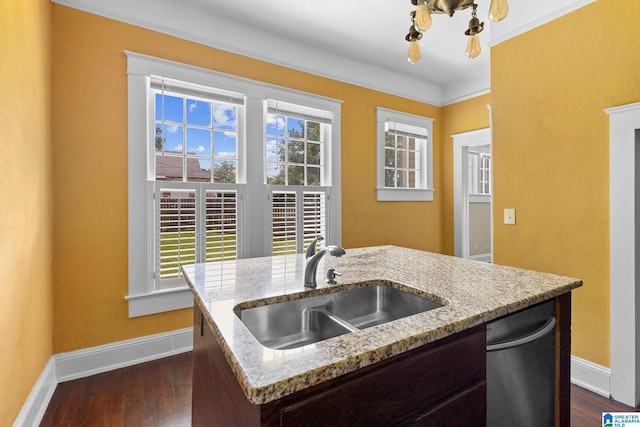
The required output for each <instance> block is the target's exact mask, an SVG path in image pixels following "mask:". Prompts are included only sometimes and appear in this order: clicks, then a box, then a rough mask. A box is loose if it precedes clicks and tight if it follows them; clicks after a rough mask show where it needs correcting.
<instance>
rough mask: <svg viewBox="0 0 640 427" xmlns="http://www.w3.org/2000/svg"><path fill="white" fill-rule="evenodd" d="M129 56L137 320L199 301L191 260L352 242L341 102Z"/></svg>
mask: <svg viewBox="0 0 640 427" xmlns="http://www.w3.org/2000/svg"><path fill="white" fill-rule="evenodd" d="M126 54H127V59H128V69H127V73H128V95H129V96H128V99H129V101H128V102H129V151H128V158H129V170H128V175H129V248H128V249H129V294H128V295H127V296H126V299H127V301H128V302H129V316H130V317H135V316H142V315H146V314H152V313H158V312H162V311H168V310H174V309H178V308H185V307H190V306H192V305H193V298H192V296H191V292H190V291H189V290H188V288H187V287H186V286H185V283H184V279H183V278H182V277H180V265H182V264H192V263H198V262H207V261H222V260H234V259H239V258H246V257H254V256H266V255H272V254H273V255H279V254H283V255H285V254H293V253H300V252H302V251H303V248H304V247H305V246H306V245H307V244H308V243H309V242H310V241H311V240H312V239H313V238H314V237H315V236H316V235H317V234H323V235H325V237H326V239H327V241H329V242H330V243H332V244H333V243H335V244H340V243H341V239H340V236H341V221H340V211H341V206H340V144H339V141H340V102H339V101H336V100H333V99H328V98H324V97H318V96H315V95H310V94H306V93H301V92H297V91H292V90H289V89H286V88H281V87H277V86H271V85H267V84H264V83H260V82H254V81H251V80H247V79H242V78H238V77H234V76H229V75H225V74H221V73H216V72H213V71H210V70H205V69H200V68H197V67H191V66H188V65H183V64H178V63H175V62H171V61H166V60H162V59H158V58H153V57H149V56H145V55H140V54H136V53H132V52H126ZM249 195H250V197H249ZM265 231H266V232H265Z"/></svg>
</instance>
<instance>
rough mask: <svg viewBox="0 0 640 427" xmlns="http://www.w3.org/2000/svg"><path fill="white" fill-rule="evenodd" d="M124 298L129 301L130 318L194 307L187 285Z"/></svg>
mask: <svg viewBox="0 0 640 427" xmlns="http://www.w3.org/2000/svg"><path fill="white" fill-rule="evenodd" d="M124 299H126V300H127V301H128V302H129V317H130V318H131V317H140V316H146V315H149V314H156V313H164V312H166V311H172V310H180V309H183V308H191V307H193V294H192V293H191V289H189V287H187V286H181V287H179V288H172V289H167V290H163V291H156V292H149V293H147V294H139V295H127V296H125V297H124Z"/></svg>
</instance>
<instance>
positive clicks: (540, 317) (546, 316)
mask: <svg viewBox="0 0 640 427" xmlns="http://www.w3.org/2000/svg"><path fill="white" fill-rule="evenodd" d="M553 316H554V303H553V301H550V302H547V303H544V304H541V305H538V306H535V307H532V308H530V309H526V310H524V311H521V312H518V313H516V314H513V315H510V316H508V317H505V318H502V319H499V320H497V321H494V322H490V323H489V324H488V325H487V349H488V352H487V426H518V427H527V426H531V427H545V426H553V425H554V423H555V398H554V395H555V318H554V317H553Z"/></svg>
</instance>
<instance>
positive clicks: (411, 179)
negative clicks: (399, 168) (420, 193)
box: [407, 171, 417, 188]
mask: <svg viewBox="0 0 640 427" xmlns="http://www.w3.org/2000/svg"><path fill="white" fill-rule="evenodd" d="M416 176H417V174H416V173H415V172H414V171H409V182H407V186H408V187H409V188H416Z"/></svg>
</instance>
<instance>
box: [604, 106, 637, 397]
mask: <svg viewBox="0 0 640 427" xmlns="http://www.w3.org/2000/svg"><path fill="white" fill-rule="evenodd" d="M605 111H606V113H607V114H609V205H610V218H609V221H610V234H609V245H610V249H609V263H610V292H611V296H610V301H611V302H610V304H611V306H610V310H611V393H610V394H611V397H612V398H613V399H614V400H617V401H619V402H622V403H625V404H627V405H629V406H633V407H636V406H637V405H638V403H640V357H639V356H640V325H638V318H639V315H640V313H639V312H638V307H639V303H640V292H639V291H638V290H639V287H640V261H639V256H640V250H639V249H638V242H640V227H639V226H638V225H639V224H640V149H638V147H640V102H639V103H635V104H629V105H623V106H620V107H615V108H610V109H607V110H605Z"/></svg>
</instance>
